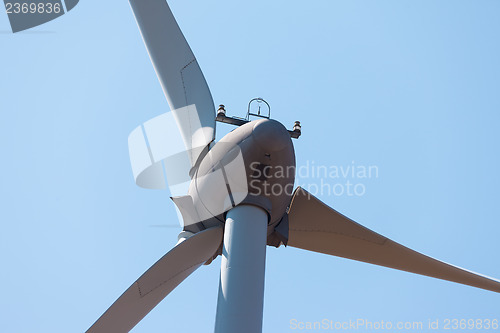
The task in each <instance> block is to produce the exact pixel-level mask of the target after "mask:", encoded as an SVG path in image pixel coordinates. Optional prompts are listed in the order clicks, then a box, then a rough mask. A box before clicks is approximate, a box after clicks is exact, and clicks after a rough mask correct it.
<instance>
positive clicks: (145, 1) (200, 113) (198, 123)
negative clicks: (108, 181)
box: [130, 0, 215, 188]
mask: <svg viewBox="0 0 500 333" xmlns="http://www.w3.org/2000/svg"><path fill="white" fill-rule="evenodd" d="M130 5H131V7H132V10H133V12H134V15H135V18H136V20H137V24H138V26H139V29H140V31H141V34H142V37H143V40H144V43H145V44H146V48H147V50H148V53H149V56H150V58H151V61H152V63H153V66H154V68H155V71H156V74H157V75H158V79H159V80H160V83H161V86H162V88H163V91H164V93H165V96H166V97H167V100H168V103H169V105H170V109H171V110H172V113H173V116H174V118H175V121H176V122H177V126H178V127H179V131H180V133H181V136H182V139H183V141H184V146H185V147H184V148H185V152H187V155H188V158H189V163H190V165H189V169H190V168H192V167H194V166H195V165H196V162H197V161H198V159H199V157H200V155H202V154H205V153H206V152H207V151H208V145H209V144H210V142H212V141H213V139H214V137H215V108H214V102H213V99H212V95H211V93H210V90H209V88H208V85H207V83H206V81H205V78H204V76H203V73H202V72H201V69H200V66H199V65H198V62H197V61H196V58H195V56H194V54H193V52H192V51H191V48H190V47H189V45H188V43H187V42H186V39H185V38H184V36H183V34H182V32H181V30H180V29H179V26H178V25H177V22H176V21H175V18H174V16H173V15H172V12H171V11H170V8H169V7H168V4H167V2H166V1H165V0H130ZM164 130H165V131H166V135H167V138H166V141H164V142H163V145H169V144H171V141H176V140H175V139H176V138H174V136H175V135H176V134H174V133H171V132H169V131H167V130H168V128H164ZM133 158H134V157H133V156H131V159H133ZM165 164H166V168H167V169H168V168H169V167H170V166H169V165H168V163H165ZM173 167H174V168H175V166H173ZM167 171H168V170H167ZM189 171H190V170H185V174H186V175H188V174H189ZM152 173H155V174H158V175H159V173H160V171H152ZM150 177H151V176H148V178H150ZM155 177H156V176H155ZM158 177H159V176H158ZM148 184H149V183H147V182H146V186H145V187H148V186H147V185H148ZM152 187H153V188H154V187H157V185H153V186H152Z"/></svg>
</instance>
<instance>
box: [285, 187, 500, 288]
mask: <svg viewBox="0 0 500 333" xmlns="http://www.w3.org/2000/svg"><path fill="white" fill-rule="evenodd" d="M288 225H289V227H288V243H287V245H290V246H293V247H297V248H300V249H304V250H309V251H314V252H320V253H325V254H330V255H334V256H338V257H343V258H348V259H353V260H358V261H363V262H367V263H370V264H375V265H380V266H385V267H390V268H394V269H399V270H402V271H407V272H412V273H416V274H421V275H426V276H430V277H434V278H438V279H443V280H448V281H453V282H457V283H461V284H466V285H469V286H473V287H477V288H482V289H486V290H491V291H494V292H498V293H500V281H499V280H496V279H493V278H489V277H487V276H483V275H480V274H477V273H474V272H471V271H468V270H466V269H462V268H460V267H457V266H453V265H450V264H447V263H445V262H442V261H439V260H437V259H434V258H431V257H429V256H426V255H424V254H421V253H419V252H416V251H414V250H411V249H409V248H407V247H405V246H403V245H401V244H398V243H396V242H394V241H392V240H390V239H388V238H386V237H384V236H382V235H380V234H377V233H376V232H373V231H371V230H370V229H368V228H365V227H363V226H362V225H360V224H358V223H356V222H354V221H352V220H351V219H349V218H347V217H345V216H344V215H342V214H340V213H339V212H337V211H335V210H334V209H332V208H330V207H328V206H327V205H325V204H324V203H323V202H321V201H320V200H318V199H317V198H315V197H314V196H313V195H311V194H310V193H308V192H307V191H305V190H304V189H302V188H300V187H299V188H297V190H296V191H295V194H294V196H293V198H292V203H291V206H290V209H289V213H288Z"/></svg>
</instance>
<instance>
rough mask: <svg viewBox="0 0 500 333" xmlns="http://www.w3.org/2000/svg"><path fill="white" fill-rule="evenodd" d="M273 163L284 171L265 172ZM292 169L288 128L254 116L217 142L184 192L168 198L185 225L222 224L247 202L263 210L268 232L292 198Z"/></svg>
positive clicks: (186, 228) (188, 227) (198, 227)
mask: <svg viewBox="0 0 500 333" xmlns="http://www.w3.org/2000/svg"><path fill="white" fill-rule="evenodd" d="M276 169H281V170H286V171H288V172H282V173H280V174H277V173H274V172H269V170H276ZM294 171H295V153H294V148H293V144H292V140H291V136H290V133H289V131H288V130H287V129H286V128H285V127H284V126H283V125H282V124H281V123H279V122H278V121H275V120H271V119H260V120H255V121H251V122H248V123H246V124H244V125H242V126H241V127H238V128H236V129H235V130H233V131H232V132H230V133H229V134H227V135H226V136H225V137H224V138H222V139H221V140H220V141H219V142H217V143H216V144H215V145H214V146H213V148H212V149H211V150H210V151H209V152H208V153H207V154H206V156H205V157H204V158H203V160H202V161H201V163H200V165H199V167H198V169H197V171H196V172H195V174H194V177H193V180H192V181H191V184H190V187H189V191H188V195H186V196H182V197H173V198H172V200H173V201H174V202H175V204H176V205H177V207H178V208H179V210H180V212H181V214H182V217H183V220H184V231H189V232H193V233H196V232H198V231H201V230H204V229H206V228H210V227H214V226H218V225H221V224H222V223H224V221H225V213H227V212H228V211H229V210H230V209H232V208H234V207H235V206H237V205H240V204H249V205H254V206H258V207H260V208H262V209H264V210H265V211H266V212H267V214H268V222H269V223H268V225H269V230H270V231H271V232H272V231H273V230H274V227H275V226H276V225H277V224H278V223H279V222H280V221H281V218H282V217H283V215H284V214H285V212H286V208H287V207H288V204H289V203H290V199H291V195H292V192H293V184H294V181H295V172H294Z"/></svg>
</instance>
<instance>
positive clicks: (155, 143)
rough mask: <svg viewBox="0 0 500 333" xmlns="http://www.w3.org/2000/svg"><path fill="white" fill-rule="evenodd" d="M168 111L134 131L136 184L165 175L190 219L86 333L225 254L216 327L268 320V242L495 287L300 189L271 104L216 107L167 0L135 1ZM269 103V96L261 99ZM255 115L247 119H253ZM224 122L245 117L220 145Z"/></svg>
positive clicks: (115, 325) (126, 324) (160, 182)
mask: <svg viewBox="0 0 500 333" xmlns="http://www.w3.org/2000/svg"><path fill="white" fill-rule="evenodd" d="M130 3H131V6H132V10H133V12H134V14H135V17H136V20H137V23H138V25H139V28H140V30H141V33H142V36H143V39H144V42H145V44H146V47H147V49H148V52H149V55H150V57H151V60H152V62H153V66H154V68H155V70H156V73H157V75H158V78H159V80H160V83H161V85H162V87H163V90H164V92H165V95H166V97H167V100H168V103H169V105H170V108H171V110H172V111H171V112H170V113H167V114H164V115H160V116H158V117H156V118H154V119H152V120H149V121H147V122H145V123H144V125H142V126H140V127H138V128H137V129H135V130H134V131H133V132H132V133H131V135H130V137H129V149H130V153H131V162H132V169H133V173H134V177H135V180H136V182H137V184H138V185H139V186H142V187H146V188H162V187H164V184H165V178H166V180H167V181H168V184H169V187H170V191H171V193H172V195H173V197H172V200H173V201H174V203H175V205H176V207H177V208H178V210H179V213H180V215H181V217H182V221H183V230H182V232H181V233H180V234H179V241H178V243H177V245H176V246H175V247H174V248H173V249H172V250H171V251H169V252H168V253H167V254H166V255H165V256H163V257H162V258H161V259H160V260H159V261H158V262H157V263H156V264H154V265H153V266H152V267H151V268H150V269H149V270H147V271H146V272H145V273H144V274H143V275H142V276H141V277H140V278H139V279H138V280H137V281H136V282H135V283H134V284H132V286H130V288H129V289H127V290H126V291H125V293H124V294H123V295H122V296H120V298H118V300H117V301H116V302H115V303H114V304H113V305H112V306H111V307H110V308H109V309H108V310H107V311H106V312H105V313H104V314H103V315H102V316H101V317H100V318H99V319H98V320H97V321H96V322H95V323H94V325H93V326H92V327H90V329H89V330H88V332H128V331H130V330H131V329H132V328H133V327H134V326H135V325H136V324H137V323H138V322H139V321H140V320H142V318H144V317H145V316H146V315H147V313H148V312H149V311H151V310H152V309H153V308H154V307H155V306H156V305H157V304H158V303H159V302H160V301H161V300H163V298H165V297H166V296H167V295H168V294H169V293H170V292H171V291H172V290H173V289H174V288H176V287H177V286H178V285H179V284H180V283H181V282H182V281H183V280H184V279H185V278H187V276H189V275H190V274H191V273H193V272H194V271H195V270H196V269H197V268H199V267H200V266H201V265H203V264H209V263H210V262H211V261H212V260H213V259H214V258H215V257H217V256H218V255H222V263H221V276H220V285H219V297H218V304H217V315H216V324H215V331H216V332H224V333H227V332H260V331H261V330H262V315H263V295H264V266H265V255H266V245H270V246H276V247H278V246H280V245H282V244H283V245H287V246H292V247H297V248H301V249H305V250H309V251H313V252H320V253H325V254H329V255H334V256H340V257H344V258H349V259H353V260H358V261H363V262H367V263H371V264H376V265H380V266H385V267H390V268H394V269H399V270H403V271H408V272H413V273H417V274H421V275H426V276H430V277H435V278H439V279H443V280H448V281H453V282H457V283H461V284H466V285H470V286H474V287H478V288H482V289H486V290H491V291H495V292H500V281H498V280H495V279H492V278H488V277H486V276H482V275H479V274H476V273H473V272H470V271H468V270H465V269H461V268H459V267H456V266H453V265H450V264H447V263H444V262H441V261H439V260H436V259H433V258H431V257H428V256H426V255H423V254H420V253H418V252H416V251H413V250H411V249H409V248H406V247H404V246H402V245H400V244H398V243H396V242H393V241H392V240H390V239H388V238H386V237H384V236H382V235H380V234H377V233H375V232H373V231H371V230H369V229H367V228H365V227H363V226H362V225H360V224H358V223H356V222H354V221H352V220H350V219H349V218H347V217H345V216H343V215H342V214H340V213H338V212H337V211H335V210H333V209H332V208H330V207H328V206H327V205H325V204H324V203H322V202H321V201H320V200H318V199H317V198H315V197H314V196H312V195H311V194H309V193H308V192H307V191H305V190H304V189H301V188H297V189H295V190H294V191H293V184H294V177H295V174H294V170H295V155H294V148H293V143H292V138H298V136H300V130H301V129H300V124H299V123H296V124H295V125H294V128H293V130H291V131H289V130H287V129H286V128H285V127H284V126H283V125H282V124H280V123H279V122H277V121H275V120H271V119H269V118H270V117H269V116H270V114H267V113H252V112H250V111H249V112H248V115H247V118H244V119H243V118H234V117H228V116H227V115H226V112H225V109H224V107H223V106H221V107H220V108H219V110H217V112H216V110H215V108H214V103H213V100H212V97H211V94H210V91H209V88H208V85H207V83H206V81H205V79H204V77H203V74H202V72H201V69H200V67H199V65H198V63H197V61H196V58H195V57H194V55H193V53H192V51H191V49H190V47H189V45H188V44H187V42H186V40H185V38H184V36H183V35H182V32H181V30H180V29H179V27H178V25H177V23H176V21H175V19H174V17H173V15H172V13H171V11H170V9H169V7H168V5H167V3H166V2H165V0H130ZM258 102H262V100H258ZM252 116H253V117H254V118H257V120H253V121H251V120H250V119H251V117H252ZM216 120H217V121H221V122H226V123H231V124H234V125H236V126H238V127H237V128H236V129H235V130H234V131H232V132H231V133H229V134H228V135H226V136H225V137H224V138H222V139H221V140H220V141H219V142H217V143H215V142H214V138H215V124H216Z"/></svg>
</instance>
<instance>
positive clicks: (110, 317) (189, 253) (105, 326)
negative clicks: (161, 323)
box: [87, 227, 223, 333]
mask: <svg viewBox="0 0 500 333" xmlns="http://www.w3.org/2000/svg"><path fill="white" fill-rule="evenodd" d="M222 235H223V232H222V227H214V228H209V229H206V230H204V231H201V232H199V233H197V234H195V235H193V236H191V237H190V238H188V239H186V240H185V241H183V242H181V243H179V244H178V245H176V246H175V247H174V248H173V249H172V250H170V251H169V252H168V253H167V254H165V255H164V256H163V257H162V258H161V259H160V260H158V261H157V262H156V263H155V264H154V265H153V266H152V267H151V268H150V269H148V270H147V271H146V272H145V273H144V274H143V275H142V276H141V277H140V278H139V279H138V280H137V281H135V282H134V283H133V284H132V285H131V286H130V287H129V288H128V289H127V290H126V291H125V292H124V293H123V294H122V295H121V296H120V297H119V298H118V299H117V300H116V301H115V302H114V303H113V305H111V307H110V308H109V309H108V310H107V311H106V312H105V313H104V314H103V315H102V316H101V317H100V318H99V319H98V320H97V321H96V322H95V323H94V325H92V327H90V328H89V329H88V331H87V333H124V332H128V331H130V330H131V329H132V328H133V327H134V326H135V325H137V323H139V322H140V321H141V320H142V318H144V317H145V316H146V315H147V314H148V313H149V312H150V311H151V310H152V309H153V308H154V307H155V306H156V305H157V304H158V303H160V302H161V300H163V299H164V298H165V297H166V296H167V295H168V294H169V293H170V292H171V291H172V290H174V289H175V287H177V286H178V285H179V284H180V283H181V282H182V281H184V279H186V278H187V277H188V276H189V275H190V274H191V273H193V272H194V271H195V270H196V269H197V268H198V267H200V266H201V265H202V264H203V263H205V262H206V261H207V260H209V259H211V258H212V256H213V255H214V254H215V252H216V251H217V249H218V248H219V246H220V244H221V242H222Z"/></svg>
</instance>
